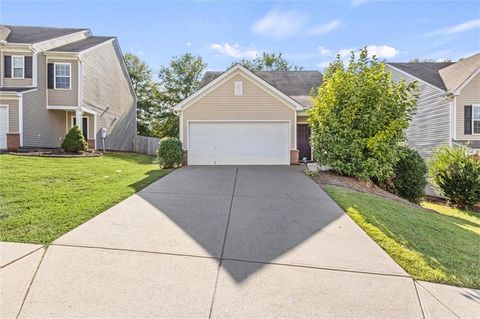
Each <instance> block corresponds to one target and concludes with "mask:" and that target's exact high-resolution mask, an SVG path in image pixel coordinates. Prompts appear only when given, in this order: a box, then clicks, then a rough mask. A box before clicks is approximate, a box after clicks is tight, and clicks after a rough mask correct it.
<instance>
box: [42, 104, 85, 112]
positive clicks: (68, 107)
mask: <svg viewBox="0 0 480 319" xmlns="http://www.w3.org/2000/svg"><path fill="white" fill-rule="evenodd" d="M77 109H78V106H77V105H61V106H60V105H47V110H71V111H75V110H77Z"/></svg>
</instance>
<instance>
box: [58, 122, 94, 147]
mask: <svg viewBox="0 0 480 319" xmlns="http://www.w3.org/2000/svg"><path fill="white" fill-rule="evenodd" d="M61 147H62V148H63V150H64V151H65V152H74V153H78V152H85V151H86V150H87V148H88V144H87V141H85V137H83V134H82V131H80V128H78V126H76V125H75V126H73V127H72V128H71V129H70V130H69V131H68V133H67V135H65V139H64V140H63V142H62V145H61Z"/></svg>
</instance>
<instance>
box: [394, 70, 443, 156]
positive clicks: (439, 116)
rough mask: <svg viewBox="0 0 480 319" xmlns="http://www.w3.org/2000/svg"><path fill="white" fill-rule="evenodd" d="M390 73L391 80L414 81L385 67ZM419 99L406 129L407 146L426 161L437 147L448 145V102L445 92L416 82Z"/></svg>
mask: <svg viewBox="0 0 480 319" xmlns="http://www.w3.org/2000/svg"><path fill="white" fill-rule="evenodd" d="M387 68H388V69H389V70H390V71H391V72H392V79H393V80H394V81H399V80H400V79H405V80H406V81H408V82H411V81H414V80H415V79H414V78H412V77H410V76H408V75H406V74H404V73H401V72H399V71H397V70H394V69H392V68H390V67H388V66H387ZM418 86H419V93H420V96H419V99H418V101H417V109H416V114H415V115H414V116H413V119H412V121H411V123H410V126H409V127H408V129H407V132H406V133H407V142H408V144H409V145H410V146H411V147H413V148H415V149H417V150H418V152H419V153H420V154H421V155H422V156H423V157H424V158H426V159H428V158H430V157H431V156H432V152H433V149H434V148H435V147H438V146H445V145H450V130H451V122H450V113H451V109H450V101H449V100H448V99H447V98H446V97H445V94H446V92H442V91H441V90H440V89H436V88H434V87H432V86H431V85H429V84H426V83H424V82H418Z"/></svg>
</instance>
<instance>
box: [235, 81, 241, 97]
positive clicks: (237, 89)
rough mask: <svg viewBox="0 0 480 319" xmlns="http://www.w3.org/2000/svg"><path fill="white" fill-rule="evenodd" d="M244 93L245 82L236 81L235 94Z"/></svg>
mask: <svg viewBox="0 0 480 319" xmlns="http://www.w3.org/2000/svg"><path fill="white" fill-rule="evenodd" d="M242 95H243V83H242V81H235V96H242Z"/></svg>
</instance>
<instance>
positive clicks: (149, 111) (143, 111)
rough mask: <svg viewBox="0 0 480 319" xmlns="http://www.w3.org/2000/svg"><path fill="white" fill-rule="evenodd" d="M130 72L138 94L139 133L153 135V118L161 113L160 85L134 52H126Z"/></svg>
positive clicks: (126, 61)
mask: <svg viewBox="0 0 480 319" xmlns="http://www.w3.org/2000/svg"><path fill="white" fill-rule="evenodd" d="M125 63H126V65H127V70H128V74H129V76H130V79H131V81H132V84H133V89H134V91H135V94H136V96H137V133H138V134H140V135H146V136H151V135H152V120H154V118H155V117H156V116H158V114H159V113H160V109H161V106H160V100H159V94H160V92H159V90H158V85H157V84H156V83H155V81H154V80H153V72H152V70H151V69H150V68H149V67H148V65H147V64H146V63H145V62H144V61H142V60H141V59H140V58H139V57H138V56H136V55H134V54H132V53H126V54H125Z"/></svg>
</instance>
